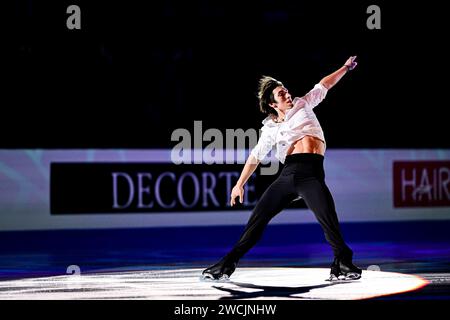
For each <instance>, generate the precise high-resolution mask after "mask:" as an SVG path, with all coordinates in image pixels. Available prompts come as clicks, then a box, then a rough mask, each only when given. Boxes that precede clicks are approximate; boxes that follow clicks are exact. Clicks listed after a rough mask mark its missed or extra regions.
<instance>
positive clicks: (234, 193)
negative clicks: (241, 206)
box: [230, 154, 260, 206]
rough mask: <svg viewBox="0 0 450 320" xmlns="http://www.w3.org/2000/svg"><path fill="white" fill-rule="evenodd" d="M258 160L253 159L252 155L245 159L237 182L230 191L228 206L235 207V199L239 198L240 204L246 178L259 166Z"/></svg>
mask: <svg viewBox="0 0 450 320" xmlns="http://www.w3.org/2000/svg"><path fill="white" fill-rule="evenodd" d="M259 162H260V161H259V160H258V159H256V158H255V156H253V155H252V154H250V156H249V157H248V158H247V161H246V162H245V165H244V168H243V169H242V172H241V176H240V177H239V180H238V181H237V182H236V185H235V186H234V187H233V189H232V190H231V199H230V205H231V206H234V205H235V203H236V202H235V199H236V198H237V197H239V202H240V203H242V201H243V199H244V185H245V183H246V182H247V180H248V178H249V177H250V176H251V175H252V174H253V172H255V170H256V168H257V167H258V165H259Z"/></svg>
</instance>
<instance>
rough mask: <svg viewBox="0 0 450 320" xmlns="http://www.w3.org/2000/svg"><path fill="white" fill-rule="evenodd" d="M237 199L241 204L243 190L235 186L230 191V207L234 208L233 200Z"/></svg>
mask: <svg viewBox="0 0 450 320" xmlns="http://www.w3.org/2000/svg"><path fill="white" fill-rule="evenodd" d="M236 197H239V202H240V203H242V201H243V199H244V188H243V187H241V186H238V185H235V186H234V187H233V189H232V190H231V200H230V205H231V206H234V205H235V204H236V202H235V199H236Z"/></svg>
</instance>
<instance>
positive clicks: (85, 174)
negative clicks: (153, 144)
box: [0, 149, 450, 231]
mask: <svg viewBox="0 0 450 320" xmlns="http://www.w3.org/2000/svg"><path fill="white" fill-rule="evenodd" d="M271 157H272V156H271ZM271 159H272V163H273V162H275V161H276V160H275V159H274V158H273V157H272V158H271ZM269 165H270V163H269ZM324 165H325V173H326V182H327V184H328V187H329V188H330V190H331V192H332V194H333V196H334V201H335V203H336V209H337V212H338V215H339V218H340V220H341V221H342V222H357V221H358V222H366V221H367V222H369V221H409V220H448V219H450V150H448V149H420V150H405V149H401V150H395V149H388V150H382V149H358V150H356V149H355V150H351V149H345V150H340V149H331V150H328V151H327V153H326V157H325V162H324ZM242 167H243V164H241V163H234V164H227V163H222V164H214V163H213V164H209V163H198V164H180V165H177V164H174V163H173V162H172V161H171V150H169V149H159V150H156V149H151V150H145V149H142V150H38V149H33V150H1V151H0V191H1V192H0V230H1V231H6V230H53V229H54V230H58V229H96V228H141V227H171V226H173V227H174V226H177V227H180V226H207V225H241V224H242V225H243V224H245V223H246V221H247V219H248V217H249V215H250V214H251V210H252V208H253V207H254V205H255V204H256V202H257V200H258V198H259V197H260V196H261V194H262V192H264V191H265V189H266V188H267V187H268V186H269V185H270V183H271V182H272V181H273V180H274V179H276V177H277V174H273V175H262V174H261V171H260V170H259V169H258V170H257V171H255V174H254V175H253V176H252V177H251V178H250V179H249V182H248V184H247V185H246V189H245V191H246V192H245V196H244V199H243V203H242V204H239V205H238V206H235V207H230V205H229V200H230V198H229V196H230V190H231V188H232V187H233V185H234V183H235V182H236V180H237V179H238V177H239V174H240V171H241V170H242ZM281 167H282V166H280V167H279V170H281ZM279 170H278V173H279ZM311 222H315V218H314V215H313V214H312V213H311V212H310V211H309V209H307V207H306V206H305V204H304V202H303V201H302V200H298V201H296V202H295V203H292V204H291V205H290V206H289V208H287V209H286V210H284V211H283V212H281V213H280V214H278V215H277V216H276V217H275V218H274V219H273V220H272V221H271V223H274V224H291V223H292V224H295V223H311Z"/></svg>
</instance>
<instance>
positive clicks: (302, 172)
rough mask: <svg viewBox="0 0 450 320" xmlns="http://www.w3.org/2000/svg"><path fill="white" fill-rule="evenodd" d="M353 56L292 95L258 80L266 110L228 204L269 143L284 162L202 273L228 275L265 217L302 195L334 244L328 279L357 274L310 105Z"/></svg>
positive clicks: (276, 84)
mask: <svg viewBox="0 0 450 320" xmlns="http://www.w3.org/2000/svg"><path fill="white" fill-rule="evenodd" d="M355 59H356V56H352V57H350V58H349V59H348V60H347V61H346V62H345V64H344V65H343V66H342V67H341V68H339V69H338V70H336V71H335V72H333V73H331V74H330V75H328V76H326V77H324V78H323V79H322V80H320V82H319V83H318V84H316V85H315V86H314V88H313V89H312V90H311V91H309V92H308V93H307V94H306V95H305V96H303V97H301V98H295V99H293V100H292V97H291V95H290V94H289V91H288V90H287V89H286V88H285V87H284V86H283V84H282V83H281V82H280V81H278V80H276V79H274V78H271V77H267V76H264V77H263V78H262V79H261V80H260V82H259V93H258V98H259V105H260V110H261V112H263V113H265V114H268V116H267V117H266V118H265V119H264V120H263V127H262V134H261V136H260V138H259V140H258V143H257V145H256V146H255V147H254V148H253V149H252V151H251V153H250V156H249V157H248V159H247V161H246V163H245V165H244V168H243V170H242V173H241V175H240V177H239V180H238V181H237V183H236V185H235V186H234V187H233V189H232V191H231V206H233V205H234V204H235V199H236V198H237V197H239V200H240V202H241V203H242V199H243V195H244V188H243V186H244V184H245V183H246V182H247V180H248V178H249V177H250V176H251V175H252V173H253V172H254V171H255V170H256V168H257V166H258V164H259V163H260V161H261V160H262V159H264V157H265V156H266V155H267V154H268V153H269V151H270V150H271V149H272V147H274V146H276V154H275V156H276V157H277V158H278V159H279V160H280V162H282V163H284V164H285V166H284V167H283V169H282V171H281V173H280V175H279V177H278V178H277V179H276V180H275V181H274V182H273V183H272V184H271V185H270V186H269V187H268V188H267V190H266V191H265V192H264V194H263V195H262V197H261V198H260V199H259V201H258V203H257V204H256V206H255V208H254V209H253V212H252V215H251V216H250V219H249V221H248V223H247V226H246V227H245V229H244V231H243V233H242V235H241V238H240V239H239V241H238V242H237V243H236V244H235V246H234V247H233V248H232V249H231V251H230V252H229V253H228V254H226V255H225V256H224V257H223V258H222V259H221V260H220V261H219V262H218V263H216V264H214V265H213V266H211V267H209V268H207V269H205V270H204V271H203V272H202V276H203V278H204V279H213V280H221V279H227V278H228V277H230V276H231V274H232V273H233V272H234V271H235V269H236V266H237V263H238V261H239V259H240V258H241V257H242V256H243V255H244V254H245V253H246V252H247V251H248V250H250V249H251V248H252V247H253V246H254V245H255V244H256V243H257V242H258V241H259V239H260V238H261V236H262V234H263V231H264V229H265V227H266V226H267V224H268V223H269V221H270V220H271V219H272V218H273V217H274V216H275V215H276V214H278V213H279V212H280V211H281V210H283V209H284V208H285V207H286V206H287V205H288V204H289V203H290V202H292V201H294V200H296V199H299V198H303V199H304V200H305V203H306V205H307V206H308V208H309V209H311V210H312V211H313V213H314V214H315V216H316V218H317V220H318V221H319V223H320V225H321V227H322V229H323V231H324V233H325V238H326V240H327V241H328V243H329V244H330V245H331V247H332V249H333V253H334V261H333V263H332V265H331V271H330V279H329V280H331V281H333V280H338V279H346V280H354V279H359V278H360V277H361V273H362V271H361V269H359V268H357V267H356V266H354V265H353V263H352V258H353V251H352V250H351V249H350V248H349V247H348V246H347V245H346V243H345V242H344V239H343V238H342V235H341V232H340V229H339V222H338V218H337V214H336V210H335V206H334V201H333V197H332V196H331V193H330V191H329V189H328V187H327V185H326V184H325V173H324V168H323V161H324V155H325V148H326V143H325V138H324V134H323V131H322V128H321V126H320V124H319V121H318V120H317V117H316V115H315V114H314V111H313V109H314V107H316V106H317V105H318V104H319V103H320V102H321V101H322V100H323V99H324V98H325V96H326V94H327V91H328V90H329V89H331V88H332V87H333V86H334V85H335V84H336V83H337V82H338V81H339V80H340V79H341V78H342V77H343V76H344V75H345V74H346V73H347V72H349V71H351V70H353V69H354V68H355V67H356V65H357V62H356V61H355Z"/></svg>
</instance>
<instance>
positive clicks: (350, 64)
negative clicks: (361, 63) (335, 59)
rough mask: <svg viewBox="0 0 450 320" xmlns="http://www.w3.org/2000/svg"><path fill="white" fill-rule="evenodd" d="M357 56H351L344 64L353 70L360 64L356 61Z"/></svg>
mask: <svg viewBox="0 0 450 320" xmlns="http://www.w3.org/2000/svg"><path fill="white" fill-rule="evenodd" d="M355 60H356V56H351V57H350V58H348V59H347V61H345V63H344V66H346V67H347V68H348V70H353V69H355V67H356V66H357V65H358V62H356V61H355Z"/></svg>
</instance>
